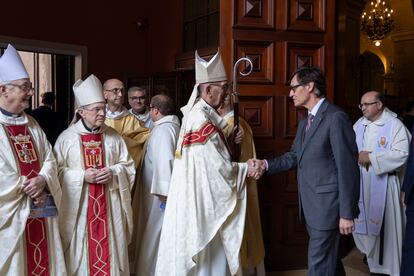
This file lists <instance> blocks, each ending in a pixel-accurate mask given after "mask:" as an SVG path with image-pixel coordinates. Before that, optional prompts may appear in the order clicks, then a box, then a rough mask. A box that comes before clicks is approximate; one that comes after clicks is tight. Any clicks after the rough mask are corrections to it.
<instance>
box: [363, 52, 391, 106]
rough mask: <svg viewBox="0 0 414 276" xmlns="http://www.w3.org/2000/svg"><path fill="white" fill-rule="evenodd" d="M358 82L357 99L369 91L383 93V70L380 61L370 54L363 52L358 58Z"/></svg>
mask: <svg viewBox="0 0 414 276" xmlns="http://www.w3.org/2000/svg"><path fill="white" fill-rule="evenodd" d="M359 65H360V82H359V91H358V92H359V97H360V98H361V96H362V95H363V94H364V93H365V92H367V91H370V90H375V91H378V92H383V93H385V92H386V91H384V74H385V68H384V64H383V63H382V61H381V59H380V58H379V57H378V56H377V55H376V54H374V53H372V52H364V53H363V54H362V55H360V56H359Z"/></svg>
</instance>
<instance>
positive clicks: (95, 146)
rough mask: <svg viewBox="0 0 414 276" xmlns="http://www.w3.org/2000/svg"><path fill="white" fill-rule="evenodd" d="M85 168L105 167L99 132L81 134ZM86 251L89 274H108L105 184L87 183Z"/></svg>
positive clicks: (108, 255) (108, 256)
mask: <svg viewBox="0 0 414 276" xmlns="http://www.w3.org/2000/svg"><path fill="white" fill-rule="evenodd" d="M81 140H82V153H83V161H84V165H85V170H86V169H89V168H95V169H101V168H103V167H105V164H104V160H105V159H104V151H103V145H102V135H101V134H86V135H81ZM87 223H88V226H87V232H88V252H89V270H90V275H110V252H109V238H108V214H107V209H106V194H105V185H102V184H96V183H89V200H88V221H87Z"/></svg>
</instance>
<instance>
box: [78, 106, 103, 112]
mask: <svg viewBox="0 0 414 276" xmlns="http://www.w3.org/2000/svg"><path fill="white" fill-rule="evenodd" d="M82 110H87V111H90V112H92V113H94V114H98V113H99V112H101V111H102V112H103V113H104V114H105V113H106V108H105V106H104V107H94V108H91V109H88V108H82Z"/></svg>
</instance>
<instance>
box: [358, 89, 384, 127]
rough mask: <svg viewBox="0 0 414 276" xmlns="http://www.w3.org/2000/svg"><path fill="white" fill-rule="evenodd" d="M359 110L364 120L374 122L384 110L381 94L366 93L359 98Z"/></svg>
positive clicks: (374, 92)
mask: <svg viewBox="0 0 414 276" xmlns="http://www.w3.org/2000/svg"><path fill="white" fill-rule="evenodd" d="M360 108H361V110H362V114H363V115H364V117H365V118H367V119H368V120H369V121H371V122H374V121H376V120H377V119H378V118H379V117H380V116H381V114H382V111H383V110H384V103H383V97H382V94H381V93H380V92H378V91H369V92H366V93H365V94H364V95H363V96H362V98H361V104H360Z"/></svg>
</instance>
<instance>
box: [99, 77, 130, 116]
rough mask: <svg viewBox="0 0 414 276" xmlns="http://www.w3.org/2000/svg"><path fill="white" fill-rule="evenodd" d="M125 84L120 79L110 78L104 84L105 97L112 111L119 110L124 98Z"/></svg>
mask: <svg viewBox="0 0 414 276" xmlns="http://www.w3.org/2000/svg"><path fill="white" fill-rule="evenodd" d="M124 89H125V88H124V84H123V83H122V81H120V80H119V79H109V80H107V81H105V82H104V84H103V90H104V91H103V92H104V97H105V99H106V101H107V103H108V108H109V110H111V111H116V110H118V109H119V108H120V107H121V105H122V103H123V98H124V95H123V94H124Z"/></svg>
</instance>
